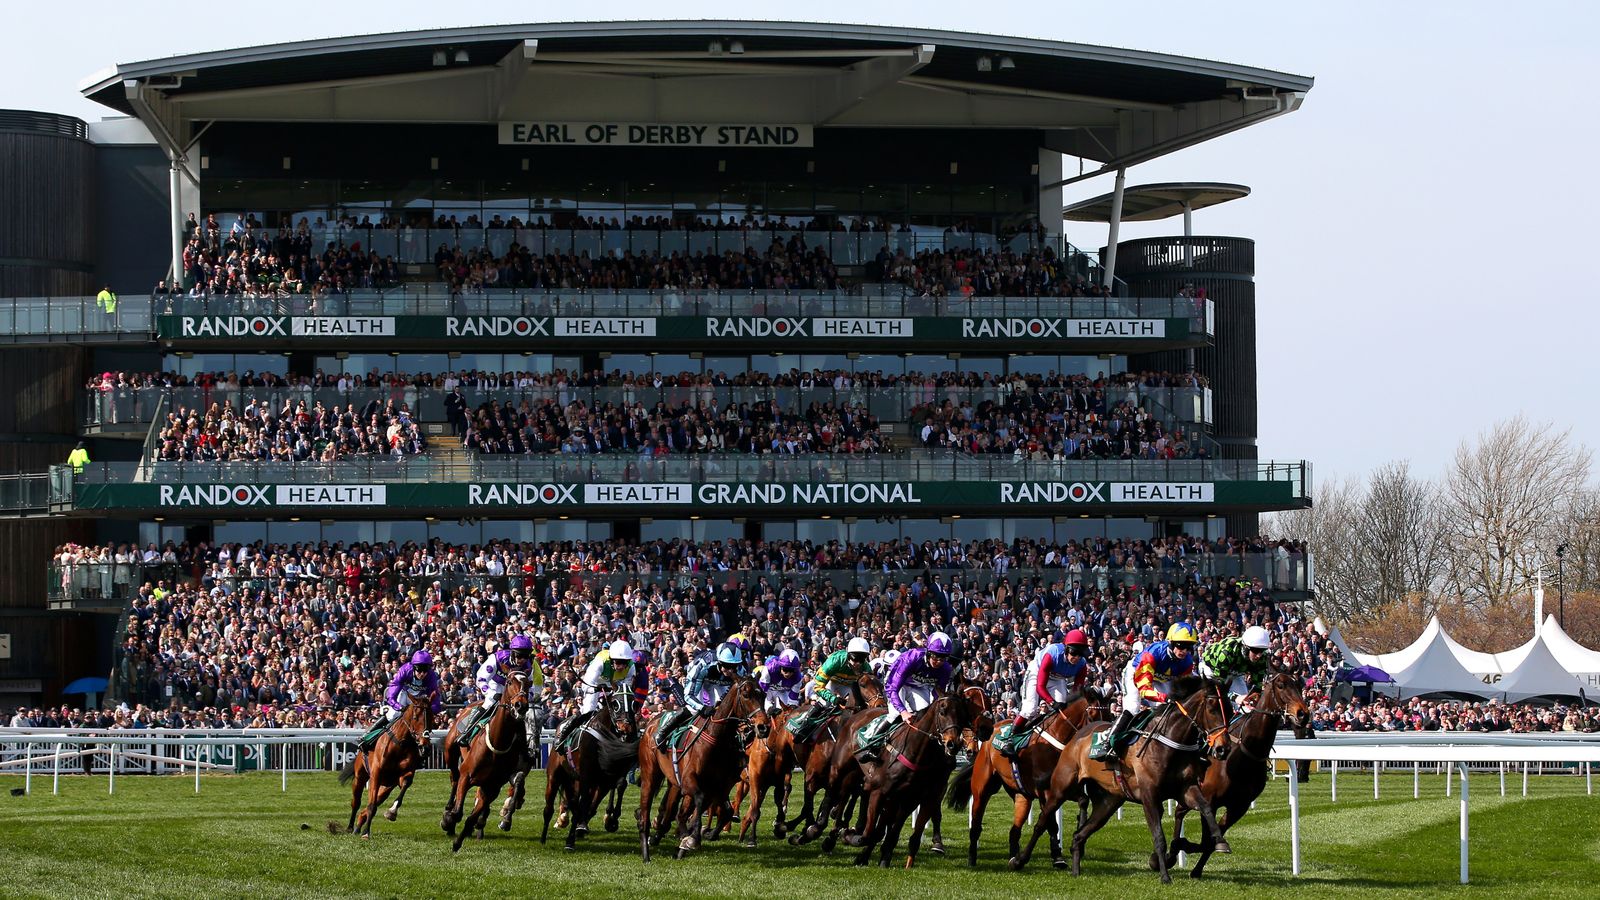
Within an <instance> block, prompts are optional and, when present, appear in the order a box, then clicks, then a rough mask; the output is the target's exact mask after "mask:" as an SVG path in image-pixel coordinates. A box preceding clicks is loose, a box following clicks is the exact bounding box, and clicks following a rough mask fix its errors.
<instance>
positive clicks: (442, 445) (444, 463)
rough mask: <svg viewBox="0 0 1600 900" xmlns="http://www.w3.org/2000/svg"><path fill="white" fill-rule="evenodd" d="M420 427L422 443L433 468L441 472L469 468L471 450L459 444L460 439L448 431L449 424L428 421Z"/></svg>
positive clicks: (470, 464)
mask: <svg viewBox="0 0 1600 900" xmlns="http://www.w3.org/2000/svg"><path fill="white" fill-rule="evenodd" d="M422 428H423V436H422V445H423V447H424V448H425V450H426V453H427V456H428V459H429V460H431V461H432V462H433V465H434V467H435V468H437V469H438V470H439V471H441V472H452V471H455V472H466V471H470V470H471V467H472V459H473V455H472V451H470V450H468V449H467V448H465V447H463V446H461V441H460V439H459V438H457V437H456V436H455V435H453V434H451V433H450V426H449V425H441V424H435V423H430V424H426V425H423V426H422Z"/></svg>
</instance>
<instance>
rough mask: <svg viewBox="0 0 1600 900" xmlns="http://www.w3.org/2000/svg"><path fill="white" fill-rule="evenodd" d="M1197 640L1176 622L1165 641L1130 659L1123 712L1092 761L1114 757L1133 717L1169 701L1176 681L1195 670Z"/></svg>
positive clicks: (1191, 629)
mask: <svg viewBox="0 0 1600 900" xmlns="http://www.w3.org/2000/svg"><path fill="white" fill-rule="evenodd" d="M1198 640H1199V636H1198V635H1196V634H1195V631H1194V626H1192V625H1190V624H1189V623H1188V622H1177V623H1174V624H1173V626H1172V627H1171V628H1168V629H1167V639H1166V640H1164V641H1156V642H1155V643H1153V644H1151V645H1150V646H1148V647H1146V648H1145V649H1144V651H1143V652H1142V653H1138V654H1135V655H1134V657H1133V658H1132V659H1130V660H1128V665H1127V666H1126V667H1124V668H1123V670H1122V712H1121V713H1119V714H1118V715H1117V721H1116V722H1115V723H1114V724H1113V725H1112V726H1111V730H1110V731H1108V732H1106V738H1105V741H1104V743H1103V744H1101V746H1100V749H1099V750H1097V751H1096V752H1095V753H1093V754H1092V755H1091V756H1092V758H1094V759H1112V758H1114V757H1115V756H1116V744H1117V740H1118V738H1120V737H1121V735H1122V731H1123V730H1124V729H1125V728H1127V727H1128V724H1129V723H1130V722H1132V721H1133V717H1134V715H1136V714H1137V713H1138V712H1139V711H1140V710H1142V709H1144V708H1145V707H1147V706H1155V705H1157V704H1160V703H1165V702H1167V689H1168V688H1169V687H1170V686H1171V685H1172V681H1173V679H1175V678H1182V677H1183V676H1185V675H1188V674H1190V673H1192V672H1193V671H1194V645H1195V643H1196V642H1197V641H1198Z"/></svg>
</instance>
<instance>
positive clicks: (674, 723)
mask: <svg viewBox="0 0 1600 900" xmlns="http://www.w3.org/2000/svg"><path fill="white" fill-rule="evenodd" d="M692 715H694V713H692V712H690V711H689V710H688V708H687V707H681V706H680V707H678V708H677V709H675V710H673V711H672V712H670V713H668V714H666V715H665V716H662V717H661V724H660V725H658V726H656V743H657V744H660V743H661V742H662V741H664V740H666V739H667V738H668V737H669V736H670V735H671V734H672V732H673V731H674V730H676V729H677V727H678V726H679V725H682V724H683V723H684V722H685V721H687V720H688V718H689V717H690V716H692Z"/></svg>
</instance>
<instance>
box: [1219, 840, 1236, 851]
mask: <svg viewBox="0 0 1600 900" xmlns="http://www.w3.org/2000/svg"><path fill="white" fill-rule="evenodd" d="M1216 852H1217V853H1232V852H1233V848H1232V847H1229V846H1228V842H1227V841H1217V849H1216Z"/></svg>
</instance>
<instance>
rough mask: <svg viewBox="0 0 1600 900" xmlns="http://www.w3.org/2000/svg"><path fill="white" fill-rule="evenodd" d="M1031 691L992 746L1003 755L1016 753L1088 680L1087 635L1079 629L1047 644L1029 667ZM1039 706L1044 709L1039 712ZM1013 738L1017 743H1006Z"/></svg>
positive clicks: (1012, 741) (1010, 741)
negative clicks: (1008, 726)
mask: <svg viewBox="0 0 1600 900" xmlns="http://www.w3.org/2000/svg"><path fill="white" fill-rule="evenodd" d="M1031 672H1032V676H1033V677H1032V678H1030V679H1029V680H1030V681H1032V682H1033V690H1031V691H1027V692H1026V693H1025V695H1024V696H1023V698H1022V709H1021V711H1020V712H1018V713H1017V717H1016V718H1015V719H1013V720H1012V722H1011V728H1010V730H1009V731H1008V732H1006V734H1005V735H1003V736H1002V737H1001V739H1000V740H998V741H996V742H995V745H996V746H997V747H999V748H1000V752H1001V753H1002V754H1004V755H1007V756H1009V755H1011V754H1013V753H1015V752H1016V751H1017V750H1018V749H1019V746H1020V744H1021V743H1022V742H1024V741H1026V740H1027V738H1026V737H1024V735H1026V734H1027V733H1028V732H1030V731H1032V730H1033V726H1035V725H1037V724H1038V722H1039V719H1041V718H1043V717H1044V714H1045V713H1048V712H1049V711H1050V710H1051V709H1053V708H1055V706H1056V705H1057V704H1060V703H1065V702H1067V697H1068V696H1070V695H1071V694H1072V693H1073V692H1081V691H1082V690H1083V685H1084V683H1085V682H1086V681H1088V680H1089V636H1088V635H1086V634H1084V633H1083V631H1082V630H1081V629H1078V628H1074V629H1072V630H1071V631H1069V632H1067V635H1066V637H1064V638H1062V639H1061V642H1060V643H1055V644H1049V645H1047V646H1046V647H1045V648H1044V649H1043V650H1041V651H1039V655H1038V656H1036V657H1034V660H1033V666H1032V668H1031ZM1041 704H1043V705H1044V709H1043V710H1042V711H1041V709H1040V707H1041ZM1007 738H1015V739H1017V740H1007Z"/></svg>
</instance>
